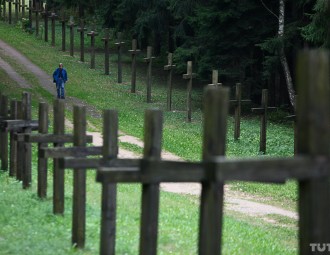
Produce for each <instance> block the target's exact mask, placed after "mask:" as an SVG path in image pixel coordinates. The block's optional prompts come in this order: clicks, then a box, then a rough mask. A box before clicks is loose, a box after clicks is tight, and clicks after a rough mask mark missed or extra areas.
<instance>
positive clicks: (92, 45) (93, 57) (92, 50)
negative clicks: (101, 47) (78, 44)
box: [87, 31, 99, 69]
mask: <svg viewBox="0 0 330 255" xmlns="http://www.w3.org/2000/svg"><path fill="white" fill-rule="evenodd" d="M98 34H99V33H98V32H95V31H90V32H89V33H88V34H87V36H90V37H91V69H95V36H98Z"/></svg>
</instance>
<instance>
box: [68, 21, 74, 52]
mask: <svg viewBox="0 0 330 255" xmlns="http://www.w3.org/2000/svg"><path fill="white" fill-rule="evenodd" d="M69 28H70V56H71V57H73V55H74V22H73V21H70V23H69Z"/></svg>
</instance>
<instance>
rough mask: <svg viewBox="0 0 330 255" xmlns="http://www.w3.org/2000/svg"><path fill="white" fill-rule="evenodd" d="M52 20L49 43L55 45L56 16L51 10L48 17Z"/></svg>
mask: <svg viewBox="0 0 330 255" xmlns="http://www.w3.org/2000/svg"><path fill="white" fill-rule="evenodd" d="M49 18H51V21H52V42H51V45H52V46H53V47H55V19H56V18H57V15H56V13H54V12H52V13H51V15H50V17H49Z"/></svg>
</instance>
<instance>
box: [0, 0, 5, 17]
mask: <svg viewBox="0 0 330 255" xmlns="http://www.w3.org/2000/svg"><path fill="white" fill-rule="evenodd" d="M0 1H1V2H2V13H3V20H4V21H6V19H7V8H6V0H0Z"/></svg>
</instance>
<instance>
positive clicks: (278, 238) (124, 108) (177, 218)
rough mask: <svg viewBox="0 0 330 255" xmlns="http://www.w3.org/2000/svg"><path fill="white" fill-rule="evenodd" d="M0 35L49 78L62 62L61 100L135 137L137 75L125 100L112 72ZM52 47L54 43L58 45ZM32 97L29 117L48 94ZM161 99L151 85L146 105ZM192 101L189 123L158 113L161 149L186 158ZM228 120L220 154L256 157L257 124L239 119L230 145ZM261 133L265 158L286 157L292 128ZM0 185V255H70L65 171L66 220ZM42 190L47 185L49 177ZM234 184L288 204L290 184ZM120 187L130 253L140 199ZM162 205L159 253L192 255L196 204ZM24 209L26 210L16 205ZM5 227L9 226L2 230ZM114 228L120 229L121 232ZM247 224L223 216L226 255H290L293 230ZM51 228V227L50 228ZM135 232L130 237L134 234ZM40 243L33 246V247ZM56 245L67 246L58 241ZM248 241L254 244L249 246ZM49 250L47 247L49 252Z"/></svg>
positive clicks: (179, 102) (94, 244) (174, 199)
mask: <svg viewBox="0 0 330 255" xmlns="http://www.w3.org/2000/svg"><path fill="white" fill-rule="evenodd" d="M0 38H1V39H2V40H5V41H7V42H10V43H11V44H12V45H13V46H14V47H16V48H18V49H19V50H20V51H22V52H23V53H24V54H25V55H26V56H28V57H29V58H30V59H31V60H32V61H33V62H34V63H36V64H37V65H39V66H40V67H41V68H43V69H44V70H45V71H46V72H47V73H49V74H50V75H51V73H52V71H53V69H54V67H55V66H56V65H57V63H59V62H64V63H65V67H66V68H67V69H68V71H69V79H70V81H69V83H68V86H67V93H68V95H71V96H75V97H78V98H81V99H83V100H85V101H86V102H88V103H90V104H93V105H96V106H97V107H98V108H99V109H104V108H116V109H118V110H119V113H120V117H119V118H120V119H119V120H120V129H121V130H122V131H124V132H126V133H129V134H132V135H135V136H138V137H140V138H141V137H142V135H143V133H142V132H143V131H142V130H143V129H142V127H143V110H144V109H145V108H147V107H149V105H148V104H146V103H145V97H144V88H143V84H144V79H143V77H142V76H143V75H142V74H140V76H139V77H138V93H137V94H136V95H132V94H130V93H129V82H125V83H123V84H117V83H116V73H115V71H114V75H110V76H109V77H106V76H104V75H102V74H101V73H102V70H101V69H97V70H90V69H89V68H88V64H82V63H79V61H78V57H75V58H71V57H69V56H68V54H67V53H62V52H59V49H58V48H54V49H52V48H51V47H50V46H49V45H48V44H46V43H44V42H42V41H40V40H36V39H35V37H34V36H31V35H28V34H25V33H21V32H20V31H19V30H16V29H14V28H13V27H8V26H7V25H5V24H1V25H0ZM57 45H60V44H59V43H57ZM97 61H98V62H97V63H99V65H100V64H101V63H102V58H101V57H100V58H98V59H97ZM16 65H17V64H16ZM112 68H113V70H115V64H114V63H112ZM128 74H129V68H128V67H127V66H125V69H124V78H123V80H124V81H129V80H130V78H129V75H128ZM0 75H1V77H2V79H1V84H0V91H6V93H7V94H9V95H10V96H16V97H20V90H19V89H18V88H17V87H14V85H13V84H12V83H11V81H10V80H9V79H7V77H6V75H5V74H4V73H3V72H2V73H0ZM23 75H24V76H25V77H27V76H28V74H24V73H23ZM30 80H32V81H33V78H31V77H30ZM161 82H162V83H164V81H161V80H157V79H156V78H155V81H154V83H155V84H158V83H161ZM34 86H35V87H38V85H37V84H34ZM32 92H33V93H34V97H33V99H34V101H33V104H34V107H33V109H34V114H36V109H37V108H36V106H37V100H36V98H37V97H38V96H39V95H41V96H43V97H44V98H46V99H49V100H51V97H50V96H49V95H47V93H46V92H45V91H43V90H42V89H40V88H39V89H34V90H33V91H32ZM165 95H166V93H165V89H164V87H162V86H157V87H155V88H153V101H154V103H153V104H152V106H153V107H154V106H155V107H159V108H161V109H164V108H165V102H166V98H165ZM184 98H185V94H184V91H181V90H176V91H175V97H174V102H175V105H174V107H175V109H177V110H184V108H185V107H184ZM193 98H194V99H195V100H194V102H195V104H194V113H193V119H194V121H193V123H192V124H188V123H185V122H184V119H185V113H184V112H165V113H164V116H165V123H164V148H165V149H166V150H169V151H171V152H173V153H175V154H177V155H179V156H182V157H184V158H186V159H189V160H199V159H200V155H201V138H200V137H201V132H202V128H201V111H200V110H199V109H198V107H199V106H200V102H199V98H200V92H198V91H197V92H196V93H194V95H193ZM123 102H125V103H123ZM90 121H91V122H92V123H93V124H94V125H96V126H97V127H100V126H101V124H100V122H101V121H100V120H90ZM231 122H232V119H231V118H230V121H229V138H228V141H227V142H228V145H227V148H228V150H227V155H228V156H230V157H237V156H239V157H242V156H258V148H259V147H258V141H259V140H258V121H257V120H256V119H253V118H252V119H250V118H245V119H243V120H242V136H241V140H240V141H239V142H234V141H233V139H232V138H231V134H232V124H231ZM268 134H269V140H268V148H269V149H268V153H269V154H270V155H277V156H283V155H284V156H290V155H291V154H292V130H291V128H290V127H288V126H283V125H279V124H275V123H271V124H270V128H269V132H268ZM35 167H36V166H34V171H35ZM90 175H91V176H90V177H89V180H90V181H89V182H88V187H87V190H88V194H89V204H88V212H87V214H88V223H87V229H88V233H87V234H88V236H87V240H88V241H87V249H86V250H85V251H84V252H83V253H84V254H89V253H90V254H95V251H96V250H97V249H98V233H97V232H98V227H97V226H98V223H99V215H100V213H99V204H100V203H99V194H100V193H99V185H98V184H95V182H94V177H93V174H90ZM34 179H35V178H34ZM0 183H1V186H2V190H1V192H2V193H1V205H0V208H1V212H2V213H1V216H0V222H2V226H4V227H1V230H0V253H1V254H2V253H3V254H16V252H15V249H18V250H19V251H22V249H23V248H22V247H24V246H25V247H30V248H31V249H33V254H46V253H45V251H44V249H45V247H47V246H48V245H49V246H50V247H54V249H56V250H59V252H60V253H59V254H63V253H70V249H69V246H70V245H69V242H70V217H69V215H70V212H69V211H70V210H71V209H70V207H71V206H70V202H71V195H70V192H71V191H70V189H71V181H70V174H68V183H67V186H68V189H67V190H68V193H67V195H66V203H67V209H68V210H67V213H66V216H65V217H55V216H52V215H51V201H50V200H47V201H44V202H42V203H37V201H38V199H37V198H36V195H35V190H31V191H28V192H26V191H22V190H20V188H19V187H17V186H19V184H18V183H17V182H15V181H13V180H11V179H8V178H7V177H6V176H5V175H3V174H1V180H0ZM49 185H50V186H51V175H50V184H49ZM35 186H36V185H35V184H34V187H35ZM235 187H237V188H239V189H242V190H246V191H249V192H253V191H255V192H259V193H260V190H261V191H262V194H264V195H267V196H273V195H274V194H277V195H278V196H279V200H281V201H282V202H283V201H285V200H287V199H290V200H295V196H296V195H295V194H296V192H295V184H294V183H291V184H289V186H277V185H267V186H265V185H255V184H249V185H247V184H241V183H239V184H236V185H235ZM265 187H266V188H265ZM280 187H283V188H280ZM120 190H121V192H120V195H119V200H120V201H122V202H121V203H122V204H121V203H120V204H119V210H123V212H125V213H119V215H121V216H120V217H119V218H118V225H119V226H118V229H119V231H118V232H119V234H118V247H119V248H118V249H120V250H119V254H136V249H137V242H136V240H137V238H138V237H137V233H138V231H137V230H138V221H139V213H138V212H139V203H138V201H139V199H140V196H139V186H138V185H121V188H120ZM4 194H6V195H4ZM49 194H51V191H49ZM13 201H15V203H13ZM161 201H162V209H161V215H160V219H161V223H160V233H161V235H160V249H161V250H162V252H161V253H160V254H171V253H170V251H171V250H172V251H173V254H192V253H194V252H195V250H196V249H195V247H196V244H194V245H191V242H194V241H195V240H196V236H195V234H194V235H193V236H192V235H191V233H195V232H196V228H197V222H198V217H197V215H198V211H197V206H196V203H197V201H196V199H195V198H189V197H188V199H187V197H185V196H179V195H174V194H168V193H162V200H161ZM23 204H25V205H26V206H22V205H23ZM121 208H122V209H121ZM128 212H129V213H128ZM20 215H25V216H26V217H24V218H21V217H20ZM27 219H28V220H27ZM5 222H7V223H10V224H5V225H3V224H4V223H5ZM45 223H47V224H45ZM121 224H123V226H125V227H120V226H121ZM254 224H255V225H258V227H256V228H253V225H252V224H251V223H250V222H249V221H246V220H237V219H233V218H231V217H229V216H227V217H226V218H225V224H224V227H225V230H224V240H223V242H224V251H225V254H242V253H244V254H256V253H258V254H262V253H263V254H265V253H267V254H291V253H292V252H293V250H294V249H295V248H294V247H295V242H296V234H295V231H294V230H292V229H287V228H278V227H272V226H269V225H267V224H262V223H261V222H259V223H258V220H256V221H255V223H254ZM54 226H56V228H55V229H54ZM127 226H130V227H127ZM22 229H23V230H22ZM36 229H37V231H36ZM173 229H174V230H173ZM45 232H49V233H50V235H51V238H47V239H46V240H45V238H44V234H43V233H45ZM134 232H135V234H133V233H134ZM27 235H28V236H33V238H32V237H31V238H26V236H27ZM127 237H129V238H127ZM13 239H15V240H17V243H20V244H22V245H17V243H16V242H14V243H13V242H12V241H11V240H13ZM39 239H40V245H38V243H39ZM32 240H33V241H32ZM63 240H66V241H65V242H64V241H63ZM181 240H182V241H181ZM243 240H244V243H243ZM133 243H134V244H133ZM252 243H253V245H250V244H252ZM31 244H32V245H31ZM246 244H249V245H246ZM55 247H56V248H55ZM1 249H2V251H1ZM54 249H51V250H52V251H54ZM61 251H62V252H61ZM266 251H267V252H266ZM270 251H272V252H270ZM28 253H31V252H26V254H28ZM49 254H54V253H49Z"/></svg>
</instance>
